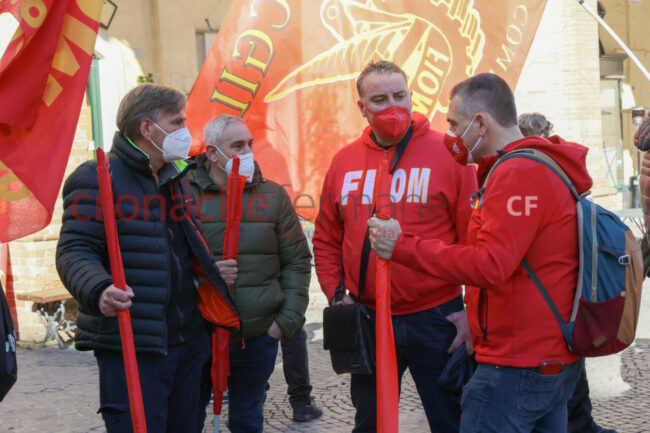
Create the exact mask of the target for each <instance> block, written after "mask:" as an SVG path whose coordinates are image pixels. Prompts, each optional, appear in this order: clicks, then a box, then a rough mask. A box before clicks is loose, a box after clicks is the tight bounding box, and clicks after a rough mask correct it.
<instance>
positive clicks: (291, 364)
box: [280, 322, 312, 406]
mask: <svg viewBox="0 0 650 433" xmlns="http://www.w3.org/2000/svg"><path fill="white" fill-rule="evenodd" d="M280 346H281V347H282V369H283V371H284V379H285V380H286V382H287V393H288V394H289V402H290V403H291V405H292V406H293V405H295V404H296V403H309V401H310V400H311V390H312V386H311V384H310V383H309V358H308V355H307V332H306V331H305V328H304V322H303V327H301V328H300V330H299V331H298V332H296V333H295V334H293V335H292V336H291V337H289V338H283V339H282V340H280Z"/></svg>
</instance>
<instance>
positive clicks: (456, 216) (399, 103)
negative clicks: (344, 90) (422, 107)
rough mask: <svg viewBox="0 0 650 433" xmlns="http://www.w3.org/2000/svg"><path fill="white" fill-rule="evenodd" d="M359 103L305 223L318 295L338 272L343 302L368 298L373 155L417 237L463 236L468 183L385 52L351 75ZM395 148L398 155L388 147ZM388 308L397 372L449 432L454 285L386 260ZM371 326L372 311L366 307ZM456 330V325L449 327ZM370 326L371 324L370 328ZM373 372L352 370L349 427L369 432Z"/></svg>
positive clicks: (329, 290) (467, 170) (458, 321)
mask: <svg viewBox="0 0 650 433" xmlns="http://www.w3.org/2000/svg"><path fill="white" fill-rule="evenodd" d="M357 90H358V93H359V101H358V103H357V104H358V106H359V109H360V111H361V114H362V115H363V116H364V117H365V118H366V119H367V120H368V123H369V127H367V128H366V129H365V131H363V133H362V134H361V136H360V137H359V138H358V139H357V140H355V141H354V142H352V143H351V144H349V145H348V146H346V147H345V148H343V149H342V150H341V151H339V152H338V153H337V154H336V155H335V156H334V159H333V160H332V164H331V166H330V168H329V170H328V172H327V175H326V177H325V181H324V184H323V190H322V201H321V208H320V213H319V215H318V218H317V219H316V230H315V233H314V241H313V244H314V257H315V264H316V273H317V274H318V279H319V282H320V284H321V287H322V289H323V292H324V293H325V295H326V296H327V299H328V300H330V302H332V298H333V297H334V291H335V288H336V287H337V286H338V285H339V283H340V281H341V280H343V284H344V287H345V288H346V289H347V290H349V292H350V295H346V296H345V297H344V298H343V301H342V302H345V303H352V302H361V303H363V304H364V305H366V306H367V307H369V308H370V309H371V310H373V309H374V308H375V284H374V283H375V278H374V277H375V274H376V267H375V261H376V260H375V256H374V254H372V253H371V254H370V257H369V259H368V260H367V273H366V275H367V276H368V278H367V279H366V281H365V284H364V285H363V288H362V295H361V299H360V300H359V299H358V294H359V285H360V282H359V280H360V278H359V276H360V273H361V272H360V270H361V268H362V267H364V266H365V265H362V264H361V256H362V254H361V250H362V246H363V245H364V239H365V238H366V232H367V225H366V220H367V219H368V217H370V216H371V214H372V211H373V207H374V197H375V194H376V192H375V188H378V182H376V179H377V178H378V173H377V171H378V169H379V165H380V161H381V160H382V159H384V157H387V159H388V161H389V163H391V164H392V184H391V200H392V206H391V208H390V209H389V211H390V213H391V214H392V216H393V217H394V218H397V219H398V220H399V221H400V222H401V223H402V224H403V225H404V227H408V228H409V230H411V231H413V232H414V233H417V234H418V236H421V237H422V238H424V239H440V240H442V241H444V242H446V243H456V242H463V241H464V240H465V234H466V231H467V224H468V219H469V215H470V213H471V208H470V205H469V202H470V201H469V199H470V196H471V194H472V193H473V192H474V191H475V190H476V175H475V170H474V168H473V167H462V166H460V165H458V164H456V162H455V161H454V160H453V158H452V157H451V155H450V154H449V152H447V150H446V149H445V147H444V143H443V135H442V134H440V133H438V132H435V131H433V130H431V129H430V127H429V121H428V120H427V119H426V118H425V117H424V116H422V115H420V114H418V113H415V114H413V113H412V103H411V92H410V91H409V90H408V86H407V79H406V75H405V74H404V72H403V71H402V70H401V69H400V68H399V67H398V66H396V65H395V64H393V63H390V62H385V61H381V62H377V63H371V64H370V65H368V66H367V67H366V68H365V69H364V70H363V71H362V72H361V74H360V75H359V78H358V79H357ZM396 155H397V156H396ZM391 275H392V279H391V291H392V296H391V308H392V314H393V329H394V334H395V347H396V351H397V367H398V374H399V376H400V377H401V375H402V374H403V373H404V371H405V370H406V368H407V367H408V368H409V371H410V373H411V376H412V377H413V379H414V380H415V383H416V385H417V389H418V392H419V394H420V398H421V399H422V404H423V406H424V410H425V413H426V415H427V419H428V421H429V425H430V427H431V430H432V431H436V432H445V433H446V432H457V431H458V426H459V419H460V406H459V404H458V403H457V402H456V401H455V400H454V398H453V396H452V395H451V393H449V392H448V391H446V390H445V389H443V388H442V387H441V386H440V385H439V384H438V381H437V379H438V377H439V376H440V373H441V372H442V370H443V368H444V366H445V364H446V362H447V360H448V359H449V353H451V352H453V351H454V350H455V349H456V348H457V347H459V346H460V345H461V344H462V342H463V341H466V342H467V345H468V346H467V347H468V351H471V341H470V338H469V332H468V329H467V317H466V314H465V311H464V307H463V301H462V297H461V293H462V290H461V286H460V285H459V284H455V283H454V284H450V283H447V282H446V281H444V280H441V279H439V278H433V277H431V276H429V275H427V274H426V273H425V272H423V271H419V270H413V269H412V268H411V267H410V265H409V264H394V265H393V266H392V269H391ZM372 321H373V326H372V329H373V330H374V314H372ZM457 330H458V332H457ZM373 332H374V331H373ZM375 380H376V378H375V375H374V374H373V375H359V374H352V377H351V385H350V387H351V395H352V403H353V404H354V407H355V409H356V416H355V427H354V430H353V432H354V433H362V432H363V433H366V432H376V429H377V428H376V420H377V412H376V397H377V396H376V385H375Z"/></svg>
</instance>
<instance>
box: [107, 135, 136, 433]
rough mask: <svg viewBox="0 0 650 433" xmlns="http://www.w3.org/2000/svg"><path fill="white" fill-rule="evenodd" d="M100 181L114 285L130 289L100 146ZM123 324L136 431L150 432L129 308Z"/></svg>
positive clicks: (122, 317) (120, 315) (121, 319)
mask: <svg viewBox="0 0 650 433" xmlns="http://www.w3.org/2000/svg"><path fill="white" fill-rule="evenodd" d="M97 180H98V182H99V195H100V199H101V204H102V213H103V215H104V228H105V230H106V245H107V247H108V255H109V258H110V263H111V272H112V274H113V284H114V285H115V287H117V288H118V289H122V290H126V279H125V277H124V266H123V265H122V254H121V252H120V244H119V242H118V238H117V225H116V223H115V208H114V204H113V188H112V187H111V175H110V174H109V173H108V160H107V159H106V155H105V154H104V151H103V150H102V149H101V148H98V149H97ZM117 319H118V322H119V324H120V338H121V340H122V354H123V356H124V371H125V373H126V386H127V390H128V394H129V407H130V409H131V421H132V422H133V432H134V433H146V432H147V422H146V419H145V417H144V404H143V403H142V390H141V388H140V375H139V373H138V364H137V361H136V357H135V345H134V343H133V328H131V313H130V312H129V310H120V311H118V312H117Z"/></svg>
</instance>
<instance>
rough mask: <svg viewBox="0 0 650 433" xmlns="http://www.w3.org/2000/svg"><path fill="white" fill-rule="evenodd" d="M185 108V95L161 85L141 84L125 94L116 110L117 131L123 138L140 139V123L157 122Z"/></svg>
mask: <svg viewBox="0 0 650 433" xmlns="http://www.w3.org/2000/svg"><path fill="white" fill-rule="evenodd" d="M183 108H185V95H184V94H183V93H181V92H180V91H179V90H176V89H174V88H173V87H168V86H163V85H161V84H141V85H139V86H138V87H135V88H133V89H131V90H130V91H129V93H127V94H126V95H125V96H124V98H122V101H121V102H120V107H119V108H118V109H117V118H116V119H115V121H116V123H117V129H118V130H119V131H120V134H122V135H123V136H125V137H129V138H130V139H132V140H134V139H136V138H142V135H141V134H140V122H142V121H143V120H145V119H151V120H153V121H154V122H157V121H158V119H160V116H162V115H163V114H164V113H178V112H179V111H181V110H182V109H183Z"/></svg>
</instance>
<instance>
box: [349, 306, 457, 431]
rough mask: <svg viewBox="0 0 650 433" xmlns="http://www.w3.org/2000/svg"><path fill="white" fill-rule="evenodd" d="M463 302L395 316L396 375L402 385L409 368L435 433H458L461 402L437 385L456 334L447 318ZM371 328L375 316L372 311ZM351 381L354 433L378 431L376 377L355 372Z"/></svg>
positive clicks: (430, 425) (430, 426)
mask: <svg viewBox="0 0 650 433" xmlns="http://www.w3.org/2000/svg"><path fill="white" fill-rule="evenodd" d="M462 309H463V301H462V299H461V298H460V297H458V298H455V299H453V300H451V301H449V302H446V303H444V304H442V305H439V306H437V307H434V308H431V309H429V310H425V311H421V312H419V313H414V314H405V315H403V316H393V332H394V334H395V350H396V354H397V374H398V376H399V381H400V385H401V382H402V375H403V374H404V371H406V368H407V367H408V369H409V372H410V373H411V376H412V377H413V380H414V381H415V386H416V388H417V390H418V394H420V400H422V405H423V406H424V412H425V413H426V415H427V420H428V421H429V428H430V429H431V431H432V432H436V433H437V432H441V433H447V432H457V431H458V426H459V422H460V405H459V404H458V403H457V402H455V401H454V398H453V395H452V394H451V393H449V392H448V391H446V390H444V389H443V388H442V387H440V385H438V377H439V376H440V373H441V372H442V370H443V369H444V368H445V364H446V363H447V360H448V359H449V357H450V355H449V354H448V353H447V350H448V349H449V346H450V345H451V342H452V341H453V339H454V337H455V336H456V327H455V326H454V324H453V323H451V322H450V321H448V320H447V319H445V317H446V316H448V315H449V314H451V313H455V312H457V311H461V310H462ZM371 321H372V330H373V334H374V329H375V326H374V324H375V315H374V312H371ZM351 376H352V377H351V380H350V393H351V395H352V404H353V405H354V407H355V409H356V415H355V419H354V420H355V427H354V430H352V431H353V433H374V432H376V431H377V387H376V381H377V376H376V375H375V374H372V375H361V374H353V375H351Z"/></svg>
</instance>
